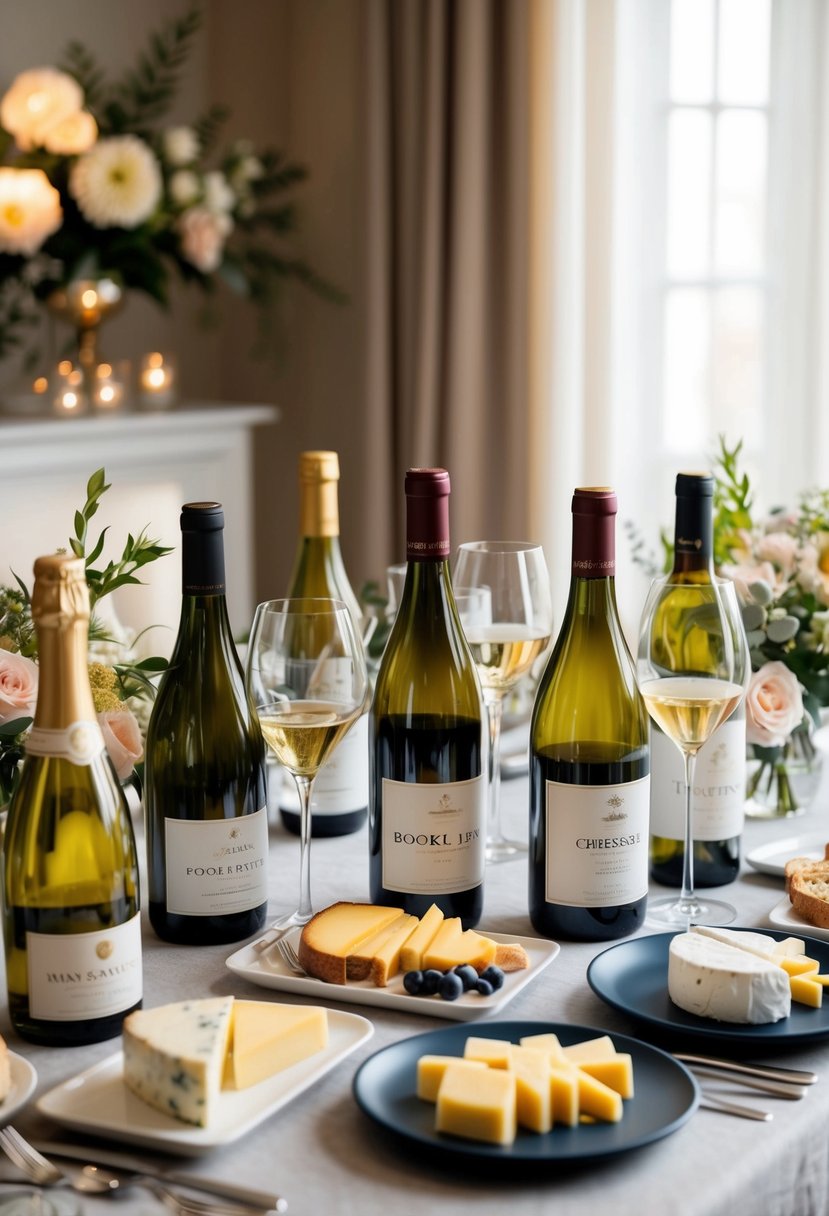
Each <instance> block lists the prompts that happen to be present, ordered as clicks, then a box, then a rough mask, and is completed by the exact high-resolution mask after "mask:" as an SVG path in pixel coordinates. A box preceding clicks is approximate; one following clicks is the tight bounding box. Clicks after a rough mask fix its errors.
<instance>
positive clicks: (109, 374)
mask: <svg viewBox="0 0 829 1216" xmlns="http://www.w3.org/2000/svg"><path fill="white" fill-rule="evenodd" d="M127 366H128V365H127ZM119 369H120V371H121V374H118V373H117V372H114V371H113V369H112V366H111V365H110V364H109V363H101V364H99V365H98V367H97V368H96V369H95V384H94V386H93V389H92V402H93V404H94V406H95V409H96V410H98V411H99V412H100V413H102V414H112V413H115V412H116V410H120V409H121V408H122V406H123V405H124V404H125V401H126V391H125V390H126V383H127V379H128V374H126V375H125V374H124V372H123V367H122V366H121V365H120V364H119Z"/></svg>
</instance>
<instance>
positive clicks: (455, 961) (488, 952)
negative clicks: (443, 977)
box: [423, 916, 496, 971]
mask: <svg viewBox="0 0 829 1216" xmlns="http://www.w3.org/2000/svg"><path fill="white" fill-rule="evenodd" d="M495 949H496V947H495V942H494V941H492V940H491V939H490V938H488V937H482V936H481V934H480V933H476V932H475V930H474V929H467V930H466V931H464V930H463V928H462V926H461V921H460V917H458V916H453V917H450V918H449V919H448V920H444V921H443V923H442V924H441V926H440V928H439V929H438V931H437V933H436V934H435V936H434V938H433V940H432V942H431V944H430V945H429V946H428V947H427V949H426V950H425V951H424V952H423V966H424V967H427V968H428V967H434V968H436V969H437V970H438V971H448V970H449V969H450V968H451V967H459V966H460V965H461V964H462V963H469V964H470V966H472V967H474V968H475V969H476V970H477V971H484V970H485V969H486V968H487V967H488V966H489V964H490V963H491V962H492V961H493V959H494V958H495Z"/></svg>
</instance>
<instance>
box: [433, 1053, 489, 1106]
mask: <svg viewBox="0 0 829 1216" xmlns="http://www.w3.org/2000/svg"><path fill="white" fill-rule="evenodd" d="M450 1064H452V1065H457V1066H458V1067H464V1068H478V1069H480V1068H486V1064H484V1062H483V1061H482V1060H462V1059H461V1058H460V1056H421V1057H420V1059H419V1060H418V1062H417V1096H418V1098H422V1099H423V1101H424V1102H436V1101H437V1096H438V1090H439V1089H440V1083H441V1081H442V1080H443V1074H444V1073H445V1072H446V1070H447V1068H448V1067H449V1065H450Z"/></svg>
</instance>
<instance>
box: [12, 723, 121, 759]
mask: <svg viewBox="0 0 829 1216" xmlns="http://www.w3.org/2000/svg"><path fill="white" fill-rule="evenodd" d="M25 747H26V755H27V756H54V757H56V758H57V759H60V760H71V761H72V763H73V764H79V765H84V764H91V763H92V761H93V760H94V759H95V758H96V757H97V756H100V754H101V752H102V751H103V750H104V736H103V735H102V734H101V728H100V726H99V725H98V723H97V722H73V723H72V725H71V726H66V727H64V728H63V729H62V730H52V729H50V728H47V727H44V726H33V727H32V729H31V730H30V731H29V733H28V735H27V736H26V743H25Z"/></svg>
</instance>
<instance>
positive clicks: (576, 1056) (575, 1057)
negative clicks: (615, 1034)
mask: <svg viewBox="0 0 829 1216" xmlns="http://www.w3.org/2000/svg"><path fill="white" fill-rule="evenodd" d="M561 1050H562V1054H563V1056H564V1058H565V1060H569V1061H570V1063H571V1064H578V1065H581V1064H582V1063H583V1061H584V1060H607V1059H609V1058H611V1057H612V1056H615V1055H616V1048H615V1047H614V1046H613V1040H612V1039H611V1037H610V1035H607V1034H603V1035H600V1036H599V1037H598V1038H596V1039H584V1040H583V1041H582V1042H581V1043H571V1044H570V1046H569V1047H562V1049H561Z"/></svg>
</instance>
